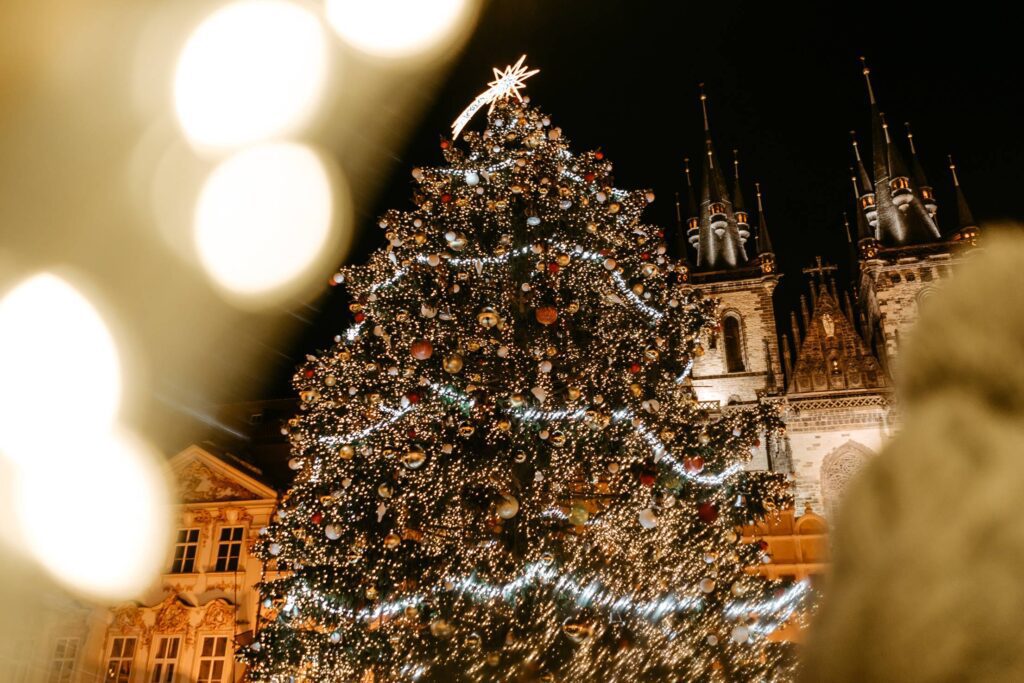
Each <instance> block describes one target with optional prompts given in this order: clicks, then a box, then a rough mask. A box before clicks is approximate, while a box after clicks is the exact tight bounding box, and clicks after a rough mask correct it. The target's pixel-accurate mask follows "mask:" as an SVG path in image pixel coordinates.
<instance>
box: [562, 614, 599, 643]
mask: <svg viewBox="0 0 1024 683" xmlns="http://www.w3.org/2000/svg"><path fill="white" fill-rule="evenodd" d="M593 632H594V625H593V624H592V623H591V622H589V621H587V620H586V619H580V618H576V617H569V618H568V619H566V620H565V621H564V622H562V633H564V634H565V636H566V638H568V639H569V640H571V641H572V642H574V643H582V642H583V641H585V640H586V639H587V638H589V637H590V636H591V634H592V633H593Z"/></svg>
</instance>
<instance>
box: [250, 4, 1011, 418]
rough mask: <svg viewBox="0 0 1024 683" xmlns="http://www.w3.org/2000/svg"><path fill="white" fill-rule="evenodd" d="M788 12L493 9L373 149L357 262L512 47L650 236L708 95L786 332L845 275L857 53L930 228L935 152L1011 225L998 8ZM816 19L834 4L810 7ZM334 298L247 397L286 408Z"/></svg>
mask: <svg viewBox="0 0 1024 683" xmlns="http://www.w3.org/2000/svg"><path fill="white" fill-rule="evenodd" d="M786 5H787V3H759V4H757V5H756V6H743V5H740V4H737V3H726V2H705V3H689V2H639V1H636V0H634V1H633V2H615V1H611V0H607V1H591V2H586V3H582V2H551V1H548V2H542V1H541V0H518V1H515V2H513V1H510V0H509V1H501V0H499V1H497V2H494V3H491V4H490V5H489V7H488V8H486V10H485V12H484V15H483V17H482V20H481V22H480V24H479V26H478V28H477V31H476V33H475V35H474V36H473V37H472V38H471V39H470V41H469V43H468V45H467V47H466V49H465V51H464V52H463V53H462V54H461V56H460V57H459V58H458V59H457V61H456V63H455V65H454V67H453V68H452V70H451V71H450V73H449V74H448V77H447V79H446V81H445V82H444V84H443V85H442V87H441V88H440V90H439V91H438V92H437V93H436V99H435V100H434V101H433V103H432V105H431V106H429V107H428V108H427V110H426V113H425V115H424V117H423V119H422V121H421V123H420V124H419V126H418V128H417V129H415V130H414V132H413V133H412V135H410V137H409V139H408V143H407V145H406V146H405V148H402V149H389V150H381V154H382V158H384V159H386V160H387V163H390V165H391V171H390V178H389V179H388V180H387V181H386V182H385V183H383V185H382V186H381V192H380V195H379V196H378V197H377V198H376V201H369V202H365V203H364V204H365V205H364V206H363V207H362V215H361V216H360V220H359V223H360V225H361V226H363V227H362V232H361V233H360V235H359V238H358V241H357V243H356V245H355V247H354V248H353V249H352V251H351V253H350V254H349V256H348V261H349V262H350V263H360V262H363V261H365V259H366V257H367V255H368V254H369V253H370V252H371V251H372V250H374V249H376V248H379V247H381V246H383V245H384V238H383V233H382V231H380V230H379V229H377V228H376V227H375V223H376V221H375V220H374V218H375V216H377V215H379V214H380V213H382V212H383V211H384V210H385V209H387V208H392V207H395V208H402V209H406V208H411V207H412V203H411V182H412V181H411V178H410V174H409V172H410V169H411V168H412V167H414V166H417V165H432V164H440V163H442V158H441V154H440V150H439V149H438V140H439V138H440V136H442V135H444V134H446V133H447V132H448V130H449V126H450V123H451V121H452V120H453V119H454V118H455V117H456V116H457V115H458V113H459V112H460V111H461V110H462V109H463V108H464V107H465V106H466V105H467V104H468V103H469V102H470V101H471V100H472V99H473V97H474V96H476V94H477V93H479V92H480V91H481V90H482V88H483V87H484V86H485V84H486V82H487V81H488V80H489V79H490V78H491V67H492V66H504V65H505V64H508V63H512V62H514V61H515V60H516V59H517V58H518V57H519V55H520V54H522V53H526V54H527V55H528V62H527V63H528V64H529V65H530V66H532V67H537V68H540V69H541V73H540V74H539V75H537V76H535V77H534V78H532V79H531V80H530V81H529V82H528V87H527V90H526V92H527V93H528V94H529V95H530V96H531V97H532V99H533V102H534V103H535V104H537V105H538V106H540V108H541V109H543V110H544V111H545V112H546V113H548V114H550V115H551V117H552V119H553V122H554V123H555V125H559V126H561V127H562V128H563V130H564V133H565V134H566V136H567V137H568V138H569V140H570V141H571V142H572V145H573V148H574V149H575V150H576V151H582V150H586V149H593V148H597V147H600V148H602V149H603V150H604V151H605V153H606V154H607V156H608V158H610V159H611V160H612V162H613V163H614V165H615V180H616V185H617V186H618V187H622V188H641V187H644V188H652V189H653V190H654V191H655V193H656V194H657V197H658V199H657V200H656V201H655V203H654V204H653V205H652V206H651V208H650V209H649V210H648V213H647V214H646V221H647V222H650V223H657V224H661V225H664V226H666V228H673V227H674V225H675V209H674V199H673V196H674V192H676V191H680V190H682V188H683V186H684V180H683V176H682V172H681V170H682V160H683V158H684V157H687V156H689V157H691V158H696V159H698V160H699V159H700V154H701V152H702V140H703V137H702V128H701V115H700V106H699V101H698V99H697V94H698V84H699V83H701V82H703V83H705V88H706V91H707V94H708V98H709V106H710V116H711V129H712V135H713V137H714V141H715V145H716V148H717V151H718V154H719V157H720V158H721V159H722V161H723V163H724V162H725V161H726V160H731V157H732V152H731V150H732V149H733V148H738V149H739V151H740V163H741V175H742V176H744V177H745V181H746V183H745V185H746V200H747V203H748V205H749V206H750V207H751V208H753V201H754V194H753V182H754V180H758V181H760V182H761V184H762V189H763V191H764V195H765V204H766V210H767V213H768V225H769V228H770V232H771V236H772V240H773V241H774V245H775V251H776V254H777V259H778V263H779V268H780V271H781V272H782V273H783V274H784V276H783V279H782V285H781V286H780V289H779V291H778V292H777V296H776V306H777V309H778V310H781V311H783V313H784V315H783V316H781V318H782V319H783V320H785V319H786V318H788V313H787V312H788V310H789V309H790V308H792V307H793V305H794V302H795V300H796V297H797V296H799V294H800V293H801V291H802V290H803V281H804V276H803V275H802V274H801V273H800V268H801V267H803V266H807V265H810V262H811V261H812V260H813V258H814V256H815V255H818V254H820V255H822V256H823V257H825V258H826V259H827V260H829V261H831V262H833V263H837V264H838V265H839V266H840V267H841V268H842V270H841V272H840V279H841V284H845V283H848V282H849V262H848V254H849V251H848V250H847V246H846V242H845V236H844V233H843V228H842V212H843V211H851V222H852V221H853V214H852V206H853V200H852V196H851V187H850V182H849V171H848V168H849V166H850V164H851V162H852V157H851V151H850V145H849V140H850V138H849V131H850V130H852V129H856V130H857V131H858V132H859V134H860V139H861V142H862V149H868V150H869V147H868V145H870V121H869V111H868V103H867V96H866V92H865V87H864V81H863V77H862V75H861V73H860V62H859V60H858V57H859V56H860V55H865V56H866V57H867V59H868V64H869V66H870V67H871V69H872V79H873V83H874V87H875V92H876V94H877V96H878V99H879V103H880V106H881V108H882V110H883V111H885V112H886V114H887V117H888V120H889V122H890V130H891V131H893V132H894V133H895V134H897V135H898V136H899V137H900V141H901V142H903V141H904V140H905V139H904V138H903V137H902V136H903V130H904V129H903V122H904V121H910V122H911V124H912V125H913V130H914V140H915V143H916V144H917V147H918V153H919V155H920V156H921V157H922V160H923V162H924V166H925V171H926V173H927V175H928V178H929V180H930V181H931V183H932V185H933V186H935V188H936V191H937V194H938V199H939V224H940V227H941V228H942V229H943V231H944V232H946V231H949V230H950V228H951V227H953V224H954V223H955V220H956V216H955V206H954V204H953V200H952V193H951V181H950V177H949V171H948V169H947V164H946V154H947V153H952V154H953V155H954V157H955V159H956V162H957V165H958V171H959V174H960V181H961V184H962V185H963V187H964V190H965V192H966V194H967V198H968V200H969V202H970V204H971V208H972V209H973V211H974V215H975V217H976V218H977V220H978V221H979V222H981V223H982V224H983V225H984V224H985V223H986V222H992V221H999V220H1001V219H1016V220H1022V219H1024V205H1022V202H1021V200H1020V198H1019V196H1020V192H1019V183H1020V177H1021V174H1020V172H1019V170H1018V163H1019V161H1018V160H1019V159H1021V158H1024V142H1022V139H1021V136H1020V135H1019V133H1018V126H1019V125H1020V124H1019V119H1020V118H1021V113H1020V111H1021V108H1020V104H1019V99H1020V95H1019V92H1018V91H1019V89H1020V71H1021V67H1022V60H1021V58H1020V56H1019V52H1020V49H1019V47H1018V46H1017V45H1016V42H1017V40H1018V39H1019V29H1018V27H1017V23H1016V21H1015V20H1012V19H1011V17H1010V15H1009V10H1008V9H1006V10H1005V12H1004V13H1003V14H1002V15H1000V14H999V13H997V12H994V11H992V10H991V9H987V8H982V7H981V3H968V4H965V5H963V6H961V7H959V8H958V9H957V14H956V15H954V14H951V13H950V12H948V11H947V10H944V9H941V6H940V5H939V4H938V3H933V4H931V5H926V6H923V7H921V8H915V7H914V6H912V5H910V4H907V3H865V2H849V3H845V4H844V5H842V6H838V5H836V6H833V5H832V3H828V5H826V4H825V3H820V4H818V5H817V8H818V9H817V11H815V10H812V9H807V10H806V11H797V10H796V8H795V7H794V6H792V5H789V7H788V9H787V10H786V11H783V10H781V9H779V8H780V7H783V6H786ZM824 7H828V9H830V10H832V12H831V13H829V14H825V13H822V12H821V11H820V10H821V8H824ZM1003 7H1008V6H1006V5H1003ZM481 119H482V116H478V117H477V120H475V121H474V122H473V123H471V124H470V125H471V127H473V126H474V125H475V126H476V127H479V125H480V120H481ZM869 154H870V152H869ZM698 167H699V162H698ZM684 206H685V204H684ZM854 229H855V224H854ZM692 257H693V256H692V252H691V258H692ZM347 303H348V301H347V299H346V296H345V293H344V292H343V291H341V288H337V289H333V290H330V291H329V292H326V293H325V295H324V296H323V297H322V298H321V299H320V300H318V301H316V302H314V303H313V304H312V305H307V306H303V307H301V308H299V309H297V311H296V312H297V314H298V315H299V316H301V318H303V319H305V320H308V321H309V322H308V324H306V325H305V327H304V328H303V329H302V330H301V331H300V332H299V333H298V334H297V335H296V337H295V339H294V344H293V345H292V347H291V348H282V349H278V350H277V351H279V353H275V354H273V355H274V356H275V357H276V360H275V363H274V366H273V367H272V368H271V369H270V372H269V373H268V377H267V380H266V385H265V387H264V390H263V392H262V394H263V395H262V396H253V397H252V398H254V399H256V398H270V397H284V396H290V395H291V394H292V391H291V389H290V387H289V378H290V375H291V372H292V369H293V367H294V365H295V363H297V362H298V360H299V359H301V358H302V357H303V356H304V355H305V354H306V353H310V352H312V351H314V350H316V349H319V348H323V347H326V346H328V345H329V344H330V343H331V338H332V337H333V335H334V334H336V333H337V332H339V331H340V330H341V329H343V328H344V327H345V326H346V324H347V315H348V314H347V309H346V306H347Z"/></svg>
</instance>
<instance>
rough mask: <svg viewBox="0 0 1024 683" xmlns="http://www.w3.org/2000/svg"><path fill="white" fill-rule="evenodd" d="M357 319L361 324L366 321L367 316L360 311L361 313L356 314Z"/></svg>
mask: <svg viewBox="0 0 1024 683" xmlns="http://www.w3.org/2000/svg"><path fill="white" fill-rule="evenodd" d="M355 319H356V322H357V323H361V322H363V321H364V320H366V314H365V313H363V312H362V311H360V312H359V313H356V316H355Z"/></svg>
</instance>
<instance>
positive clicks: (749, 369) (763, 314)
mask: <svg viewBox="0 0 1024 683" xmlns="http://www.w3.org/2000/svg"><path fill="white" fill-rule="evenodd" d="M695 280H696V281H695V286H697V287H699V288H700V289H701V291H703V292H704V294H705V295H707V296H710V297H714V298H716V299H719V300H720V301H721V305H720V308H719V312H720V313H721V315H722V318H723V320H724V319H725V318H727V317H733V318H735V319H737V320H738V321H739V331H740V350H741V358H742V362H743V370H742V371H738V372H729V371H728V368H727V365H726V345H725V343H724V339H723V335H722V334H721V332H719V333H718V334H716V335H713V337H712V338H711V339H709V340H707V342H706V343H705V352H704V355H703V356H701V357H700V358H698V359H697V360H696V362H695V363H694V366H693V385H694V389H695V390H696V392H697V398H698V400H700V401H718V402H719V404H720V405H723V406H724V405H729V404H735V403H749V402H751V401H755V400H757V398H758V396H759V395H761V394H763V393H765V392H768V393H771V392H773V391H775V390H776V388H777V386H778V383H779V382H780V381H781V370H782V366H781V365H780V364H779V342H778V335H777V334H776V333H775V305H774V302H773V301H772V293H773V292H774V291H775V287H776V286H777V285H778V283H779V278H778V276H776V275H764V276H758V277H746V278H743V279H737V280H724V281H717V282H716V281H710V282H700V280H699V279H697V278H695Z"/></svg>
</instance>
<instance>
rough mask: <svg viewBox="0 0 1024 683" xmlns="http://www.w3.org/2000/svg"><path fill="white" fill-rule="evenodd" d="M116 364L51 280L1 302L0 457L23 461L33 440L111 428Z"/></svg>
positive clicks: (94, 314) (83, 309)
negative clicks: (0, 416) (1, 454)
mask: <svg viewBox="0 0 1024 683" xmlns="http://www.w3.org/2000/svg"><path fill="white" fill-rule="evenodd" d="M120 401H121V364H120V360H119V358H118V350H117V347H116V345H115V343H114V339H113V337H112V336H111V333H110V330H109V329H108V328H107V325H106V323H104V321H103V318H102V317H101V316H100V314H99V312H98V311H97V310H96V309H95V308H94V307H93V305H92V304H91V303H90V302H89V301H88V300H87V299H86V298H85V297H84V296H83V295H82V294H81V293H80V292H79V291H78V290H76V289H75V288H74V287H73V286H72V285H70V284H69V283H68V282H66V281H65V280H63V279H61V278H60V277H57V276H56V275H52V274H50V273H42V274H39V275H36V276H34V277H31V278H29V279H27V280H25V281H24V282H22V283H21V284H20V285H18V286H17V287H15V288H14V289H13V290H11V291H10V292H8V294H7V295H6V296H4V297H3V299H2V300H0V414H2V415H3V416H4V417H3V420H2V421H0V450H2V451H3V452H4V453H5V454H6V455H7V456H8V457H10V458H12V459H16V460H18V461H23V460H24V459H26V458H27V455H26V451H27V450H28V449H33V448H35V446H34V443H35V442H37V441H38V440H39V439H40V438H48V439H52V438H53V436H54V434H53V432H54V426H55V425H59V426H60V427H59V429H60V432H61V433H65V434H75V435H77V437H78V438H86V437H87V435H89V434H96V433H102V432H104V431H106V430H108V429H109V428H110V425H111V424H112V423H113V421H114V419H115V418H116V416H117V412H118V408H119V405H120Z"/></svg>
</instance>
